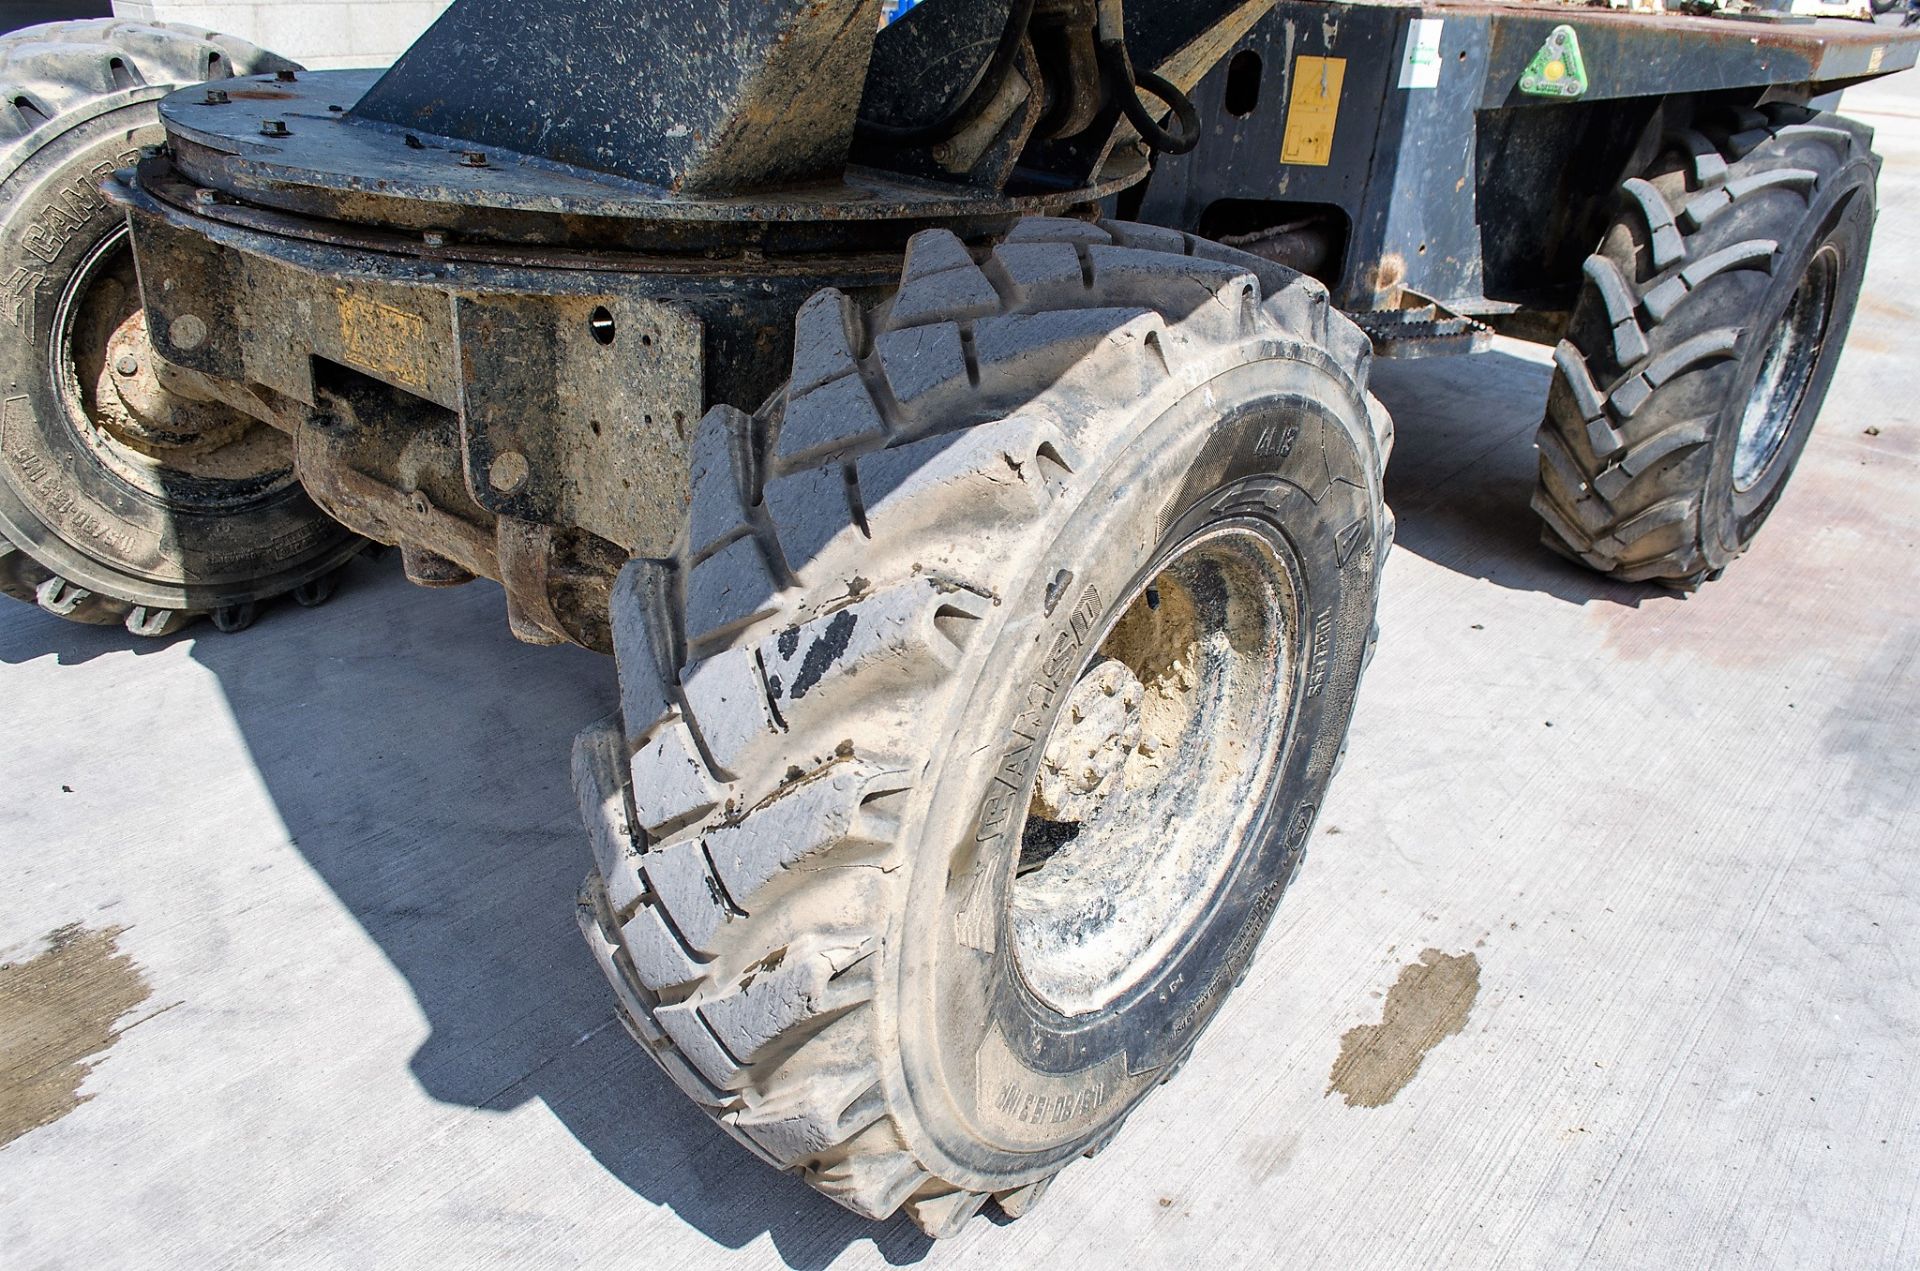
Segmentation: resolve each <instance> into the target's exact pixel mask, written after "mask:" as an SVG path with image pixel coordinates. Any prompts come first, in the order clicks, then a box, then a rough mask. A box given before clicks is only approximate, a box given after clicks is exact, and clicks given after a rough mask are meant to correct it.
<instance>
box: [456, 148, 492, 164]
mask: <svg viewBox="0 0 1920 1271" xmlns="http://www.w3.org/2000/svg"><path fill="white" fill-rule="evenodd" d="M460 162H461V164H462V166H464V167H469V168H484V167H486V166H487V152H486V151H484V150H462V151H461V152H460Z"/></svg>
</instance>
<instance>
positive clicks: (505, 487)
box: [487, 450, 528, 494]
mask: <svg viewBox="0 0 1920 1271" xmlns="http://www.w3.org/2000/svg"><path fill="white" fill-rule="evenodd" d="M527 472H528V468H527V457H526V456H525V455H523V454H521V453H520V452H519V451H518V450H502V451H501V452H500V453H499V454H497V455H495V456H494V457H493V462H492V463H490V464H488V465H487V484H488V485H491V486H492V487H493V488H494V489H496V490H498V491H499V492H500V493H502V494H512V493H514V492H515V491H516V490H518V489H519V488H520V487H521V486H523V485H525V484H526V483H527Z"/></svg>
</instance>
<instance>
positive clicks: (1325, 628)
mask: <svg viewBox="0 0 1920 1271" xmlns="http://www.w3.org/2000/svg"><path fill="white" fill-rule="evenodd" d="M1308 639H1309V642H1310V643H1311V644H1312V647H1313V651H1312V653H1311V654H1309V655H1308V658H1307V696H1308V697H1318V696H1320V690H1321V689H1323V688H1325V687H1326V686H1327V664H1328V663H1329V662H1331V661H1332V660H1333V609H1332V608H1331V607H1329V608H1326V609H1322V610H1321V611H1320V612H1319V613H1318V614H1317V615H1315V617H1314V619H1313V632H1312V634H1311V635H1310V636H1309V637H1308Z"/></svg>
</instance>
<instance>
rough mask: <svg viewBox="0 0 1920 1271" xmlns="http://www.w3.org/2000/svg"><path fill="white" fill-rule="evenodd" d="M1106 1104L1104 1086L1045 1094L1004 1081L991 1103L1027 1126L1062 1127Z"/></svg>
mask: <svg viewBox="0 0 1920 1271" xmlns="http://www.w3.org/2000/svg"><path fill="white" fill-rule="evenodd" d="M1106 1100H1107V1087H1106V1085H1105V1083H1100V1084H1097V1085H1092V1086H1088V1087H1087V1088H1086V1089H1084V1090H1082V1091H1080V1092H1079V1093H1078V1094H1070V1093H1062V1094H1051V1095H1050V1094H1048V1093H1046V1092H1045V1091H1036V1090H1033V1089H1031V1088H1027V1087H1023V1086H1022V1085H1021V1084H1020V1083H1019V1082H1014V1081H1008V1082H1005V1083H1003V1084H1002V1085H1001V1087H1000V1097H999V1098H998V1099H996V1100H995V1101H994V1103H995V1107H996V1108H998V1110H999V1111H1001V1112H1003V1113H1005V1114H1006V1115H1007V1116H1009V1117H1011V1118H1013V1119H1014V1120H1016V1121H1020V1122H1023V1123H1025V1124H1027V1125H1063V1124H1065V1123H1066V1122H1068V1121H1072V1120H1074V1119H1075V1118H1085V1117H1090V1116H1092V1115H1093V1113H1094V1110H1095V1109H1097V1108H1099V1107H1100V1106H1101V1105H1102V1104H1104V1103H1105V1102H1106Z"/></svg>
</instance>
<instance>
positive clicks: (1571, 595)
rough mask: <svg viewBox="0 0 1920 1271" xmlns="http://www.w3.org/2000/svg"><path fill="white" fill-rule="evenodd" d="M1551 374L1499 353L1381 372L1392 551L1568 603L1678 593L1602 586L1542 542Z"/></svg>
mask: <svg viewBox="0 0 1920 1271" xmlns="http://www.w3.org/2000/svg"><path fill="white" fill-rule="evenodd" d="M1552 377H1553V370H1552V367H1551V365H1547V364H1542V363H1540V362H1535V361H1531V360H1528V359H1527V358H1524V357H1516V356H1514V355H1513V354H1511V353H1506V352H1499V351H1495V352H1491V353H1482V354H1479V355H1477V356H1474V357H1456V358H1441V359H1428V360H1422V361H1417V362H1376V363H1375V364H1374V373H1373V391H1374V394H1375V395H1376V396H1377V397H1379V399H1380V401H1381V403H1382V404H1383V405H1385V406H1386V408H1387V410H1388V411H1390V412H1391V413H1392V415H1393V419H1394V428H1395V434H1396V435H1395V439H1394V450H1393V458H1392V460H1391V461H1390V462H1389V463H1388V464H1387V504H1388V506H1390V507H1391V508H1392V509H1393V511H1394V515H1395V517H1396V518H1397V519H1398V529H1397V532H1396V534H1395V539H1394V547H1395V550H1397V551H1403V552H1412V553H1413V554H1414V555H1416V556H1420V557H1423V558H1425V559H1426V560H1430V561H1432V562H1433V563H1434V564H1436V565H1441V566H1444V567H1445V568H1447V569H1450V570H1453V571H1454V572H1455V573H1460V574H1465V575H1466V576H1467V577H1469V578H1481V579H1485V580H1486V581H1487V582H1490V583H1493V584H1495V585H1496V586H1500V587H1506V588H1509V589H1511V590H1514V591H1537V592H1542V593H1544V594H1546V595H1549V596H1553V597H1555V598H1556V599H1559V600H1564V601H1567V602H1568V603H1570V604H1576V605H1584V604H1588V603H1590V602H1594V601H1599V602H1602V603H1606V604H1616V605H1627V606H1638V605H1639V604H1640V603H1641V602H1642V601H1644V600H1647V599H1650V598H1654V597H1662V596H1671V595H1672V594H1673V593H1671V592H1669V591H1666V590H1665V589H1663V588H1660V587H1656V586H1652V585H1648V584H1643V583H1621V582H1615V581H1613V580H1612V579H1608V578H1604V577H1602V576H1600V575H1599V574H1596V573H1593V572H1591V571H1589V570H1586V569H1583V568H1581V567H1580V566H1577V565H1575V564H1573V563H1572V562H1570V561H1568V560H1565V559H1564V558H1562V557H1560V556H1557V555H1555V554H1554V553H1553V552H1551V551H1550V550H1548V549H1547V548H1546V547H1544V546H1543V545H1542V544H1541V542H1540V518H1539V517H1538V516H1537V515H1535V513H1534V511H1533V509H1532V508H1531V507H1530V506H1529V501H1530V500H1531V499H1532V498H1533V487H1534V482H1535V478H1536V474H1537V472H1538V466H1539V459H1538V452H1537V451H1536V450H1535V449H1534V443H1533V437H1534V432H1535V430H1536V428H1537V427H1538V425H1539V423H1540V412H1541V410H1542V409H1543V408H1544V406H1545V404H1546V400H1547V385H1548V383H1549V382H1550V381H1551V379H1552Z"/></svg>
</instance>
